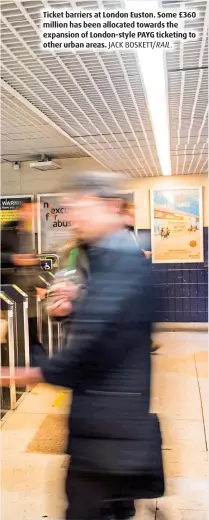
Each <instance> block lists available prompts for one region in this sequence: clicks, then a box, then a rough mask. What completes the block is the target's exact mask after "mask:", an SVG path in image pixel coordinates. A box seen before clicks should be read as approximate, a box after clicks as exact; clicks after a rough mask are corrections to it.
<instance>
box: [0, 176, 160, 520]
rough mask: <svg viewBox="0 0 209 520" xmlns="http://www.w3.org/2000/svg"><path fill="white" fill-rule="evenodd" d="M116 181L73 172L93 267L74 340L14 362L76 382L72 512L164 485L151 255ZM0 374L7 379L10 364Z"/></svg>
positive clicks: (75, 204)
mask: <svg viewBox="0 0 209 520" xmlns="http://www.w3.org/2000/svg"><path fill="white" fill-rule="evenodd" d="M102 182H103V184H102ZM110 182H111V179H109V178H108V174H107V173H105V179H104V177H103V176H102V174H100V175H98V177H96V180H95V179H93V180H92V177H89V178H88V176H87V175H86V176H85V177H84V178H83V180H82V179H79V178H76V183H77V190H78V188H79V193H77V195H76V196H75V199H74V201H72V202H71V209H70V211H71V217H70V218H71V223H72V229H73V231H74V233H75V235H76V238H77V239H79V240H80V241H82V242H85V243H86V244H87V248H86V249H87V254H88V259H89V263H90V273H91V275H90V279H89V282H88V290H87V292H86V296H85V298H84V300H83V302H82V304H81V306H79V308H78V310H77V312H75V314H74V318H73V331H72V336H73V338H72V340H71V344H70V346H69V348H66V349H64V350H63V351H62V352H59V353H58V354H56V355H55V356H54V357H53V358H51V359H50V360H48V361H47V362H46V363H45V366H42V368H41V369H30V370H28V371H25V370H19V371H17V372H16V381H18V384H20V382H21V383H23V382H24V383H26V382H27V383H28V384H35V383H38V382H40V381H46V382H47V383H49V384H52V385H57V386H64V387H67V388H71V389H73V402H72V406H71V413H70V417H69V430H70V435H69V438H68V443H67V453H69V454H70V455H71V460H70V467H69V470H68V474H67V478H66V494H67V498H68V508H67V512H66V520H70V519H73V520H90V519H93V518H95V519H96V518H97V519H98V518H99V515H100V511H101V508H102V506H105V505H106V504H107V503H109V502H111V503H112V504H113V505H112V511H113V512H114V507H115V504H116V502H117V501H119V502H120V503H121V501H125V500H135V499H141V498H156V497H160V496H162V495H163V493H164V475H163V465H162V453H161V433H160V425H159V421H158V418H157V416H156V415H155V414H151V413H150V412H149V406H150V378H151V369H150V344H151V324H152V320H153V313H154V291H153V286H152V278H151V270H150V264H149V262H147V261H146V258H145V257H144V254H143V253H141V254H140V253H139V248H138V246H137V245H136V243H135V242H134V241H133V240H132V238H131V237H130V235H129V233H128V232H127V231H126V230H125V229H124V222H123V218H122V216H121V212H120V209H119V204H120V202H119V201H118V199H117V197H116V194H115V193H114V192H113V191H111V190H110ZM112 190H113V188H112ZM2 383H3V384H8V373H7V372H6V371H3V374H2ZM115 511H116V513H115V514H116V516H118V515H120V512H119V511H117V508H116V509H115ZM119 517H120V516H119Z"/></svg>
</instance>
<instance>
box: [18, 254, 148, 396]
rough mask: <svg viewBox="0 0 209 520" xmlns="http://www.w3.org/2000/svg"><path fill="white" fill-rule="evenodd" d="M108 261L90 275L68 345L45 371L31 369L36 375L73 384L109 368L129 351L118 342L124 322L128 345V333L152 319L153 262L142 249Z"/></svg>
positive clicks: (60, 382) (46, 365)
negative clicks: (94, 371) (90, 372)
mask: <svg viewBox="0 0 209 520" xmlns="http://www.w3.org/2000/svg"><path fill="white" fill-rule="evenodd" d="M107 255H108V253H107ZM110 261H111V265H110V266H109V269H104V270H103V271H102V272H97V273H96V274H94V275H93V276H92V278H91V283H90V285H89V290H88V294H87V297H86V299H85V301H84V302H83V305H82V306H81V308H80V309H79V311H78V312H77V314H76V316H75V320H74V329H73V330H72V333H73V338H74V339H72V342H71V344H70V348H65V349H64V350H63V351H62V352H59V353H58V354H56V355H55V356H54V357H53V358H51V359H50V360H48V361H46V363H45V364H44V366H42V369H41V371H39V372H38V373H36V374H35V373H34V372H33V374H32V376H33V377H34V378H35V377H39V378H40V380H41V379H43V380H44V381H46V382H47V383H49V384H52V385H57V386H64V387H69V388H74V386H75V383H76V382H78V379H82V377H83V376H84V375H85V372H86V370H89V367H90V366H93V367H96V368H103V369H104V368H106V369H107V370H108V369H109V368H113V367H114V366H116V365H117V363H118V362H119V361H120V360H121V356H123V355H125V353H126V352H125V351H124V352H122V350H121V349H122V347H121V348H120V349H119V348H118V341H116V339H117V335H118V333H119V331H120V327H121V324H123V327H124V330H125V331H126V333H127V342H124V343H123V344H124V348H125V349H127V348H128V345H129V342H128V334H129V332H128V331H129V330H131V328H132V327H137V326H138V323H139V322H140V323H141V324H142V325H143V324H149V323H150V321H152V317H153V316H152V311H151V302H150V298H151V292H150V290H151V287H150V284H151V278H150V276H149V263H147V262H146V260H145V258H144V257H143V259H141V260H140V259H139V256H138V251H136V254H135V255H133V254H126V255H124V256H123V257H122V258H120V259H119V260H118V256H116V258H114V257H113V258H111V260H110ZM103 346H104V348H103ZM33 370H34V369H33ZM28 377H29V373H28ZM21 381H22V380H21ZM27 381H28V380H27ZM25 382H26V381H25ZM30 384H31V381H30Z"/></svg>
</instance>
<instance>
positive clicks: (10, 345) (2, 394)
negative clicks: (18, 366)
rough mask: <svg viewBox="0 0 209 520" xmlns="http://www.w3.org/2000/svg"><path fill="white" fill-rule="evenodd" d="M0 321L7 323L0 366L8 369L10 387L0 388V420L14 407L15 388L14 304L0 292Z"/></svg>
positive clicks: (0, 352) (0, 355) (0, 351)
mask: <svg viewBox="0 0 209 520" xmlns="http://www.w3.org/2000/svg"><path fill="white" fill-rule="evenodd" d="M0 301H1V319H3V320H5V321H6V322H7V332H6V334H5V338H2V339H1V341H3V342H1V349H0V366H1V367H4V366H5V367H9V371H10V386H9V388H0V399H1V419H2V417H4V415H5V414H6V413H7V412H8V411H9V410H14V409H15V407H16V402H17V398H16V386H15V381H14V375H15V344H14V325H15V311H14V307H15V303H14V301H13V300H11V299H10V298H8V296H7V295H6V294H5V293H4V292H3V291H1V292H0Z"/></svg>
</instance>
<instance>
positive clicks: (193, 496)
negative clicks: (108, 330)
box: [1, 332, 208, 520]
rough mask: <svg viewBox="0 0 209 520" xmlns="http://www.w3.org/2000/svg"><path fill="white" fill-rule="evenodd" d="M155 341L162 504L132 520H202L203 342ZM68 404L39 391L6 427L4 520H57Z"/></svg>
mask: <svg viewBox="0 0 209 520" xmlns="http://www.w3.org/2000/svg"><path fill="white" fill-rule="evenodd" d="M154 339H155V340H156V341H157V342H158V343H159V344H160V345H161V348H160V350H159V351H158V354H157V355H153V356H152V362H153V383H152V410H153V411H155V412H157V413H158V414H159V417H160V419H161V426H162V432H163V456H164V464H165V472H166V484H167V490H166V495H165V496H164V497H163V498H162V499H159V500H157V501H143V502H137V503H136V508H137V514H136V520H206V519H207V518H208V511H207V508H208V497H207V487H208V486H207V484H208V481H207V467H208V464H207V432H206V426H207V424H208V420H207V408H208V403H207V375H208V374H207V369H208V366H207V343H208V337H207V334H206V333H203V332H192V333H186V332H185V333H169V332H166V333H161V334H160V333H158V334H157V335H156V337H155V338H154ZM70 399H71V395H70V394H69V393H67V392H63V391H62V390H60V389H57V388H51V387H47V386H42V385H40V386H37V387H36V388H35V389H33V391H32V392H30V393H29V394H27V395H25V396H24V398H22V400H21V402H20V404H19V406H18V408H17V409H16V411H15V412H13V413H11V414H10V415H8V416H7V417H6V420H4V422H3V425H2V429H1V468H2V469H1V518H2V520H14V518H17V519H20V520H41V519H42V518H48V520H61V519H62V518H63V510H64V507H65V497H64V490H63V487H64V486H63V483H64V476H65V471H66V467H67V464H68V460H67V458H66V456H65V455H64V454H63V450H64V444H65V433H66V422H65V421H66V410H67V406H68V403H69V400H70ZM81 500H82V497H81Z"/></svg>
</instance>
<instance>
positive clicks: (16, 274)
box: [1, 203, 46, 366]
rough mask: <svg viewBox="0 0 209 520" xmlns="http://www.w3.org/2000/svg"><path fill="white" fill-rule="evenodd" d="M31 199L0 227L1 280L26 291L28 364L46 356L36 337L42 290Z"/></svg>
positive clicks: (33, 209) (33, 207) (37, 363)
mask: <svg viewBox="0 0 209 520" xmlns="http://www.w3.org/2000/svg"><path fill="white" fill-rule="evenodd" d="M35 209H36V205H35V204H34V203H26V204H23V206H22V207H21V208H20V210H19V215H18V216H19V218H18V219H17V220H15V221H12V222H8V223H7V224H6V225H5V226H3V227H2V228H1V283H2V285H6V284H15V285H17V286H18V287H19V288H20V289H21V290H22V291H23V292H25V293H26V294H27V295H28V316H29V342H30V357H31V364H32V365H33V366H34V365H35V366H39V365H40V363H41V361H42V359H43V358H45V357H46V352H45V350H44V347H43V345H42V344H41V343H40V342H39V339H38V330H37V315H36V292H37V290H39V291H42V292H43V290H44V286H43V285H42V284H41V280H40V278H39V274H41V269H40V260H39V258H38V257H37V256H36V255H35V253H34V249H33V244H32V233H31V231H30V230H29V223H30V222H31V220H32V212H33V211H35Z"/></svg>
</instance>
